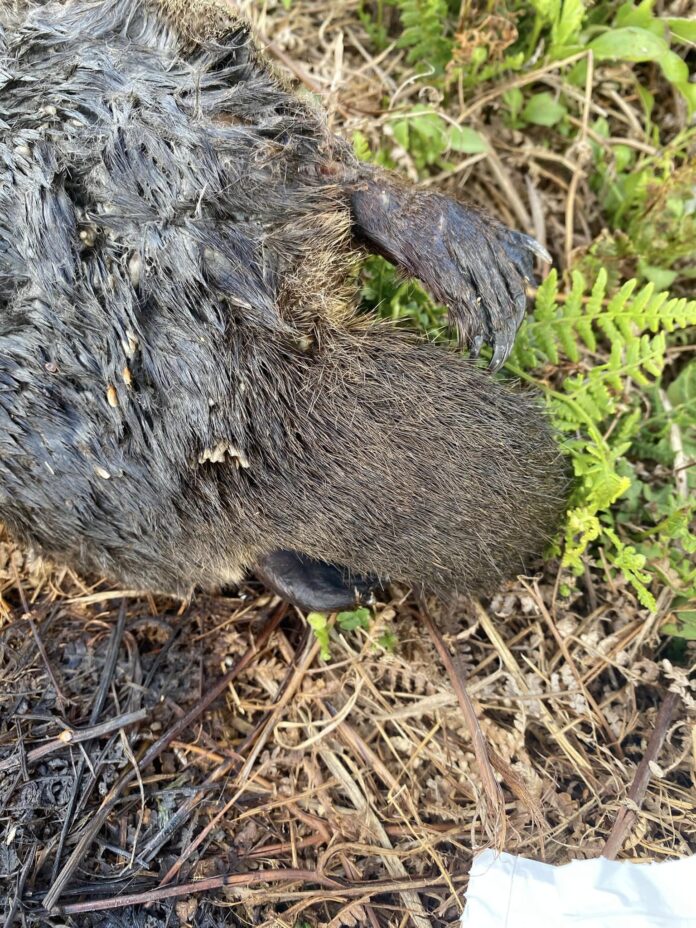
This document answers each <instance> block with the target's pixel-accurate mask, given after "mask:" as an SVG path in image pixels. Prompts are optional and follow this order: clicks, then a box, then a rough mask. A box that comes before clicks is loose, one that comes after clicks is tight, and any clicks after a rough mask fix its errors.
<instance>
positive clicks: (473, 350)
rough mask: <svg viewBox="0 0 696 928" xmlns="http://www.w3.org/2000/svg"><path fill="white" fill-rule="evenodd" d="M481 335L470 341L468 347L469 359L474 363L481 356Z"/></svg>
mask: <svg viewBox="0 0 696 928" xmlns="http://www.w3.org/2000/svg"><path fill="white" fill-rule="evenodd" d="M483 341H484V339H483V335H476V336H475V337H474V338H472V339H471V345H470V346H469V357H470V358H471V359H472V361H475V360H476V358H478V356H479V355H480V354H481V349H482V348H483Z"/></svg>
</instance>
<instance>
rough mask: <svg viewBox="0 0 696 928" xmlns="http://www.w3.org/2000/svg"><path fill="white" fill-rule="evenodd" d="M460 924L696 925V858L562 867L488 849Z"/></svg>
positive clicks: (520, 927) (552, 927)
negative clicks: (654, 862) (661, 861)
mask: <svg viewBox="0 0 696 928" xmlns="http://www.w3.org/2000/svg"><path fill="white" fill-rule="evenodd" d="M461 923H462V926H463V928H696V857H687V858H684V859H682V860H671V861H666V862H664V863H656V864H639V863H632V862H630V861H611V860H606V859H605V858H603V857H599V858H596V859H593V860H576V861H573V862H572V863H569V864H565V865H564V866H561V867H553V866H551V865H550V864H542V863H539V862H538V861H535V860H526V859H525V858H523V857H515V856H513V855H512V854H496V853H495V851H490V850H487V851H483V852H482V853H481V854H479V855H478V856H477V857H476V859H475V860H474V863H473V865H472V868H471V876H470V879H469V889H468V891H467V894H466V907H465V910H464V914H463V915H462V922H461Z"/></svg>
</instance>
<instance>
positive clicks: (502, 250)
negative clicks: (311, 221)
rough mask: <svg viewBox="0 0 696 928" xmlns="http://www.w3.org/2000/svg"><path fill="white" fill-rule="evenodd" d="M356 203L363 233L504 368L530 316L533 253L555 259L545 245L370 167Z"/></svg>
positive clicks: (463, 335)
mask: <svg viewBox="0 0 696 928" xmlns="http://www.w3.org/2000/svg"><path fill="white" fill-rule="evenodd" d="M350 204H351V211H352V215H353V222H354V229H355V234H356V236H357V238H358V239H359V240H360V241H361V242H362V243H363V244H365V245H366V246H367V247H368V248H371V249H372V250H374V251H376V252H378V253H379V254H382V255H384V257H386V258H388V259H389V260H390V261H393V262H394V263H395V264H397V265H400V266H401V267H402V268H404V270H406V271H407V272H408V273H409V274H410V275H412V276H413V277H417V278H418V279H419V280H421V281H422V282H423V284H424V285H425V286H426V287H427V289H428V290H429V291H430V293H431V294H432V295H433V297H435V299H436V300H438V301H439V302H441V303H445V304H446V305H447V306H448V308H449V311H450V318H451V321H452V323H453V324H454V326H455V327H456V329H457V332H458V334H459V337H460V340H461V341H462V343H463V344H465V345H468V346H469V348H470V351H471V354H472V356H473V357H477V356H478V354H479V352H480V350H481V347H482V345H483V344H484V343H487V344H488V345H490V346H491V348H492V349H493V358H492V360H491V364H490V366H491V368H492V369H493V370H498V368H500V367H501V366H502V365H503V364H504V363H505V361H506V359H507V358H508V356H509V354H510V351H511V350H512V346H513V344H514V341H515V335H516V334H517V330H518V328H519V327H520V324H521V323H522V320H523V319H524V315H525V312H526V308H527V294H526V288H527V284H528V283H530V282H531V281H532V280H533V266H534V256H535V255H536V256H538V257H540V258H542V259H543V260H545V261H550V260H551V258H550V256H549V254H548V252H547V251H546V249H545V248H543V247H542V246H541V245H540V244H539V243H538V242H537V241H535V240H534V239H533V238H531V237H530V236H528V235H524V234H523V233H521V232H515V231H513V230H512V229H508V228H506V227H505V226H504V225H502V223H500V222H498V221H497V220H496V219H493V218H492V217H491V216H488V215H486V214H485V213H483V212H482V211H480V210H477V209H472V208H469V207H466V206H464V205H462V204H461V203H458V202H457V201H456V200H452V199H450V198H449V197H445V196H443V195H442V194H439V193H433V192H431V191H424V190H421V189H418V188H415V187H409V186H406V185H405V184H404V183H402V182H401V181H400V180H399V179H398V178H397V177H396V176H395V175H391V174H389V173H388V172H386V171H382V170H379V169H374V168H372V167H369V166H366V167H364V168H362V169H361V170H360V172H359V174H358V177H357V178H356V179H355V180H354V181H353V182H352V183H351V184H350Z"/></svg>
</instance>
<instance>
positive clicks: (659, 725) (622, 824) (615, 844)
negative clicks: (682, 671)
mask: <svg viewBox="0 0 696 928" xmlns="http://www.w3.org/2000/svg"><path fill="white" fill-rule="evenodd" d="M679 703H680V698H679V694H678V693H674V692H669V693H667V695H666V696H665V698H664V700H663V701H662V705H661V706H660V711H659V712H658V713H657V718H656V719H655V728H654V729H653V733H652V735H651V736H650V740H649V741H648V746H647V748H646V750H645V754H644V756H643V759H642V760H641V762H640V763H639V764H638V768H637V769H636V774H635V776H634V777H633V783H631V788H630V789H629V791H628V797H627V798H628V800H629V802H630V803H631V807H629V806H623V808H621V809H620V810H619V814H618V815H617V816H616V821H615V822H614V825H613V827H612V829H611V831H610V832H609V837H608V838H607V841H606V844H605V845H604V850H603V851H602V857H606V858H608V859H609V860H614V858H615V857H616V855H617V854H618V852H619V851H620V850H621V847H622V845H623V843H624V841H625V840H626V835H627V834H628V832H629V831H630V829H631V827H632V826H633V823H634V822H635V820H636V818H637V816H638V809H639V808H640V806H641V805H642V803H643V799H644V798H645V792H646V790H647V788H648V783H649V782H650V764H651V763H654V762H655V760H656V758H657V756H658V754H659V753H660V751H661V750H662V745H663V743H664V740H665V738H666V737H667V731H668V729H669V725H670V722H671V721H672V716H673V715H674V712H675V710H676V708H677V706H678V705H679Z"/></svg>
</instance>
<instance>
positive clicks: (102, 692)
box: [51, 599, 126, 883]
mask: <svg viewBox="0 0 696 928" xmlns="http://www.w3.org/2000/svg"><path fill="white" fill-rule="evenodd" d="M125 628H126V600H125V599H122V600H121V606H120V608H119V610H118V618H117V619H116V625H115V626H114V630H113V632H112V633H111V638H110V639H109V647H108V649H107V652H106V657H105V658H104V668H103V670H102V675H101V680H100V681H99V689H98V690H97V695H96V696H95V698H94V704H93V705H92V711H91V713H90V716H89V721H90V725H96V724H97V722H98V721H99V716H100V715H101V712H102V709H103V708H104V703H105V702H106V697H107V694H108V692H109V687H110V686H111V680H112V679H113V676H114V673H115V672H116V665H117V663H118V654H119V650H120V648H121V641H122V640H123V633H124V631H125ZM89 747H90V745H86V746H85V751H86V752H87V753H89ZM86 766H87V762H86V760H85V756H84V754H83V755H82V756H81V757H80V762H79V764H78V766H77V773H76V774H75V788H74V789H73V792H72V795H71V796H70V801H69V802H68V806H67V808H66V810H65V817H64V818H63V826H62V828H61V830H60V838H59V839H58V847H57V848H56V853H55V856H54V858H53V867H52V870H51V883H53V881H54V880H55V878H56V876H57V875H58V870H59V868H60V859H61V857H62V856H63V849H64V847H65V842H66V841H67V839H68V833H69V831H70V828H71V826H72V823H73V819H74V817H75V809H76V808H77V803H78V800H79V798H80V784H81V783H82V777H83V775H84V772H85V767H86ZM93 782H94V783H96V778H95V780H94V781H93Z"/></svg>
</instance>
